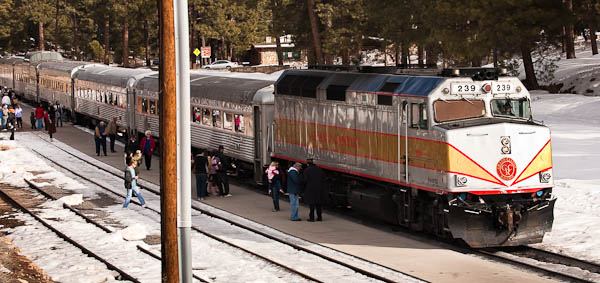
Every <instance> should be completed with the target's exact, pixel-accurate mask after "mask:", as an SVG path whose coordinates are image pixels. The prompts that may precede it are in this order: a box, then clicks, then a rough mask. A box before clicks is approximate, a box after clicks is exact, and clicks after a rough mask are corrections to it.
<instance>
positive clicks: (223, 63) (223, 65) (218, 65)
mask: <svg viewBox="0 0 600 283" xmlns="http://www.w3.org/2000/svg"><path fill="white" fill-rule="evenodd" d="M237 67H239V66H238V63H236V62H231V61H228V60H217V61H214V62H212V64H210V65H205V66H202V68H203V69H231V68H237Z"/></svg>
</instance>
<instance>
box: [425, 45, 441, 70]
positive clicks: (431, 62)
mask: <svg viewBox="0 0 600 283" xmlns="http://www.w3.org/2000/svg"><path fill="white" fill-rule="evenodd" d="M437 51H438V49H437V48H435V46H429V48H427V49H425V53H426V56H427V57H426V60H425V62H427V66H432V67H434V68H437V63H438V60H439V57H438V55H439V53H438V52H437Z"/></svg>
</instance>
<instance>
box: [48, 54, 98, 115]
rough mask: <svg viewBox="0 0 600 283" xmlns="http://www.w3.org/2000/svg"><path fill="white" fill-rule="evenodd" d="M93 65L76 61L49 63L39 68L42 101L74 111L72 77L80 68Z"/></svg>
mask: <svg viewBox="0 0 600 283" xmlns="http://www.w3.org/2000/svg"><path fill="white" fill-rule="evenodd" d="M88 64H92V63H88V62H76V61H64V62H56V61H48V62H42V63H41V64H39V65H38V66H37V72H38V89H39V99H40V100H41V101H45V102H50V103H55V102H57V101H58V102H59V103H60V104H62V105H63V106H64V108H65V109H69V110H70V109H73V107H74V101H73V99H72V92H73V89H72V87H73V83H72V79H71V78H72V77H73V75H74V74H75V72H76V71H77V70H79V68H83V67H84V66H85V65H88Z"/></svg>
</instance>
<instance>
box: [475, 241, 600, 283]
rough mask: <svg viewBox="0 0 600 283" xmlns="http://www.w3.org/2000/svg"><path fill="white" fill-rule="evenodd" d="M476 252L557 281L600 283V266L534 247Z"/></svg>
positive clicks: (489, 249)
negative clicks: (573, 270) (573, 269)
mask: <svg viewBox="0 0 600 283" xmlns="http://www.w3.org/2000/svg"><path fill="white" fill-rule="evenodd" d="M475 252H477V253H481V254H484V255H485V256H488V257H492V258H497V259H499V260H501V261H506V262H508V263H510V264H513V265H517V266H522V267H525V268H527V269H530V270H533V271H537V272H539V273H542V274H546V275H548V276H550V277H552V278H555V279H560V280H565V281H568V282H600V265H599V264H596V263H593V262H588V261H584V260H581V259H577V258H573V257H570V256H566V255H562V254H557V253H553V252H549V251H546V250H541V249H537V248H534V247H529V246H518V247H508V248H488V249H480V250H475ZM569 268H577V269H580V270H581V271H582V272H573V273H569V272H568V271H565V269H569ZM575 273H577V274H575Z"/></svg>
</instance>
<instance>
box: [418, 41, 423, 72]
mask: <svg viewBox="0 0 600 283" xmlns="http://www.w3.org/2000/svg"><path fill="white" fill-rule="evenodd" d="M417 48H418V49H417V50H418V51H417V52H418V54H419V68H423V65H424V60H423V46H421V45H419V46H418V47H417Z"/></svg>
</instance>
